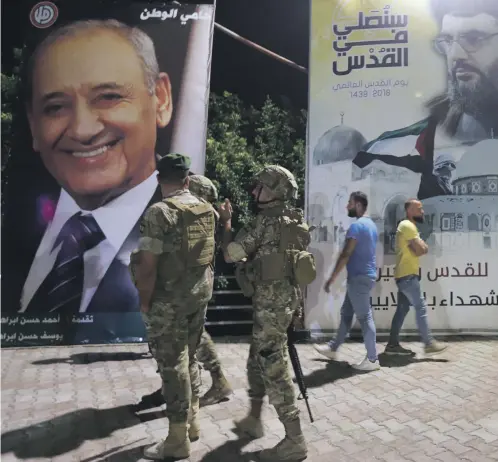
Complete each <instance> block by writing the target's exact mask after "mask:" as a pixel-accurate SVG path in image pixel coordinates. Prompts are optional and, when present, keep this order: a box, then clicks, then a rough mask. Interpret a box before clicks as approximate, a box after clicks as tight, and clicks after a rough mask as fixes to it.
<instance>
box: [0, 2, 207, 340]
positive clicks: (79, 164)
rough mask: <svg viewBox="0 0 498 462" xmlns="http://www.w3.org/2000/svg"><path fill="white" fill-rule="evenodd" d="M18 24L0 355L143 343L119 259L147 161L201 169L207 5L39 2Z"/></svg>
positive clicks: (132, 229) (128, 242)
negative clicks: (21, 27) (181, 157)
mask: <svg viewBox="0 0 498 462" xmlns="http://www.w3.org/2000/svg"><path fill="white" fill-rule="evenodd" d="M200 3H202V2H200ZM206 3H207V2H206ZM211 3H214V2H211ZM7 14H8V11H7ZM25 19H26V20H25V26H26V34H25V53H24V61H23V66H22V67H23V68H22V85H21V87H22V88H20V93H19V95H18V99H19V101H20V104H19V108H18V111H17V113H16V114H15V115H14V123H15V125H14V134H13V138H14V139H13V153H12V155H11V158H10V159H9V162H8V165H7V169H6V176H7V177H8V184H7V185H5V187H4V192H5V198H4V204H5V206H4V210H3V221H2V274H1V278H2V279H1V281H2V346H15V345H40V344H61V343H66V344H74V343H104V342H130V341H143V339H144V336H145V329H144V326H143V323H142V320H141V316H140V313H139V303H138V293H137V290H136V288H135V287H134V285H133V283H132V281H131V279H130V274H129V271H128V264H129V260H130V254H131V252H132V251H133V250H134V248H136V245H137V240H138V235H139V229H138V223H139V220H140V218H141V216H142V214H143V212H144V210H145V209H146V208H147V207H148V205H150V204H151V203H153V202H155V201H157V200H160V199H161V195H160V190H159V188H158V184H157V179H156V173H155V166H156V159H157V156H162V155H165V154H167V153H169V152H181V153H184V154H188V155H190V156H191V157H192V171H194V172H195V173H203V171H204V149H205V141H206V125H207V106H208V97H209V77H210V64H211V50H212V36H213V26H214V5H213V4H210V5H209V4H199V5H192V4H189V5H181V4H177V3H176V2H175V4H169V6H168V5H165V3H164V2H161V3H157V4H156V5H155V4H154V3H153V2H145V1H143V2H140V1H136V2H114V1H104V0H101V1H90V0H86V1H84V2H67V1H65V2H64V1H54V2H46V1H44V2H33V4H32V9H31V12H30V14H29V16H27V17H26V18H25Z"/></svg>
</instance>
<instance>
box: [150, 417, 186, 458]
mask: <svg viewBox="0 0 498 462" xmlns="http://www.w3.org/2000/svg"><path fill="white" fill-rule="evenodd" d="M187 433H188V424H187V422H182V423H170V424H169V432H168V437H167V438H166V439H165V440H164V441H161V442H160V443H156V444H154V445H153V446H151V447H150V448H147V449H145V450H144V455H145V457H147V458H148V459H152V460H163V459H167V458H170V459H187V458H188V457H190V440H189V439H188V436H187Z"/></svg>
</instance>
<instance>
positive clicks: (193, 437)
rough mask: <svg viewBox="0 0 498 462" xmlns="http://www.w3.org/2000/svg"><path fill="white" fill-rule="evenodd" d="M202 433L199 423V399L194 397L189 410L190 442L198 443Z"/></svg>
mask: <svg viewBox="0 0 498 462" xmlns="http://www.w3.org/2000/svg"><path fill="white" fill-rule="evenodd" d="M200 433H201V425H200V423H199V398H198V397H197V398H194V397H192V401H191V402H190V409H189V410H188V437H189V440H190V441H197V440H198V439H199V436H200Z"/></svg>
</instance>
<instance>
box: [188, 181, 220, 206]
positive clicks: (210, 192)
mask: <svg viewBox="0 0 498 462" xmlns="http://www.w3.org/2000/svg"><path fill="white" fill-rule="evenodd" d="M189 178H190V184H189V188H188V189H189V190H190V192H191V193H192V194H194V195H196V196H197V197H200V198H201V199H204V200H206V201H208V202H211V203H213V202H216V201H217V200H218V190H217V189H216V186H215V185H214V184H213V182H212V181H211V180H210V179H209V178H207V177H205V176H203V175H190V177H189Z"/></svg>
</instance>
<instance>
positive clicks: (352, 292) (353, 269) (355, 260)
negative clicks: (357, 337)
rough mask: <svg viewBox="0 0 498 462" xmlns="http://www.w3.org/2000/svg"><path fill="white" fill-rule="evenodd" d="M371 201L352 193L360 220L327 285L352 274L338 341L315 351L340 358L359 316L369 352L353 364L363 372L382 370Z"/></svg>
mask: <svg viewBox="0 0 498 462" xmlns="http://www.w3.org/2000/svg"><path fill="white" fill-rule="evenodd" d="M367 207H368V198H367V195H366V194H365V193H362V192H361V191H357V192H354V193H352V194H351V196H350V198H349V202H348V206H347V208H348V216H349V217H351V218H352V217H355V218H357V220H356V222H354V223H353V224H352V225H351V226H350V227H349V229H348V232H347V234H346V242H345V244H344V248H343V250H342V252H341V255H340V256H339V258H338V260H337V263H336V265H335V268H334V271H332V274H331V275H330V278H329V279H328V280H327V282H326V283H325V287H324V289H325V291H326V292H327V293H328V292H329V291H330V286H331V285H332V284H333V283H334V282H335V280H336V279H337V276H339V273H340V272H341V271H342V269H343V268H344V267H345V266H346V267H347V271H348V280H347V291H346V297H345V299H344V303H343V304H342V308H341V323H340V325H339V330H338V331H337V336H336V339H335V340H333V341H332V342H330V343H328V344H325V345H314V347H315V349H316V350H317V351H318V352H319V353H320V354H322V355H324V356H326V357H327V358H329V359H333V360H335V359H336V355H337V354H336V352H337V349H338V348H339V347H340V346H341V345H342V344H343V343H344V341H345V340H346V337H347V335H348V333H349V331H350V330H351V326H352V325H353V316H354V315H356V317H357V319H358V321H359V322H360V325H361V330H362V332H363V341H364V343H365V347H366V349H367V355H366V357H365V359H364V360H363V361H362V362H361V363H359V364H355V365H353V368H355V369H357V370H360V371H375V370H378V369H379V368H380V365H379V360H378V358H377V347H376V331H375V323H374V320H373V316H372V305H371V303H370V293H371V292H372V289H373V288H374V285H375V280H376V278H377V264H376V261H375V260H376V259H375V248H376V246H377V227H376V226H375V223H374V222H373V221H372V219H371V218H369V217H367V216H365V212H366V210H367Z"/></svg>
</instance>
